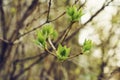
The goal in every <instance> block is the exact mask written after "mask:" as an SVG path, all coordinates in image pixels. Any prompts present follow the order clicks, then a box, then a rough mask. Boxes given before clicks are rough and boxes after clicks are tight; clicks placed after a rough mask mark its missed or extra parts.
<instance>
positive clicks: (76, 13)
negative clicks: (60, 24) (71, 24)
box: [66, 6, 83, 21]
mask: <svg viewBox="0 0 120 80" xmlns="http://www.w3.org/2000/svg"><path fill="white" fill-rule="evenodd" d="M66 13H67V14H68V16H69V18H70V21H79V19H80V18H81V16H82V15H83V13H82V9H79V10H77V7H76V6H71V7H68V8H67V10H66Z"/></svg>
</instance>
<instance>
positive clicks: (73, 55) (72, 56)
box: [68, 53, 83, 59]
mask: <svg viewBox="0 0 120 80" xmlns="http://www.w3.org/2000/svg"><path fill="white" fill-rule="evenodd" d="M82 54H83V53H78V54H76V55H73V56H70V57H68V59H71V58H74V57H77V56H79V55H82Z"/></svg>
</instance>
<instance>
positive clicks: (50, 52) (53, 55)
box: [45, 48, 57, 57]
mask: <svg viewBox="0 0 120 80" xmlns="http://www.w3.org/2000/svg"><path fill="white" fill-rule="evenodd" d="M45 51H47V52H48V53H50V54H51V55H53V56H55V57H57V55H55V54H54V53H52V52H51V51H49V50H48V49H47V48H45Z"/></svg>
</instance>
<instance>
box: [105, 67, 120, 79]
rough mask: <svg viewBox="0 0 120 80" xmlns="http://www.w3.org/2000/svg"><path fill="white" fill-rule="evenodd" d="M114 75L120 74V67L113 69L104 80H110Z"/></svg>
mask: <svg viewBox="0 0 120 80" xmlns="http://www.w3.org/2000/svg"><path fill="white" fill-rule="evenodd" d="M116 73H120V67H118V68H116V69H114V70H113V71H112V72H111V73H110V76H109V77H108V78H107V79H106V80H110V78H112V77H113V76H114V75H115V74H116Z"/></svg>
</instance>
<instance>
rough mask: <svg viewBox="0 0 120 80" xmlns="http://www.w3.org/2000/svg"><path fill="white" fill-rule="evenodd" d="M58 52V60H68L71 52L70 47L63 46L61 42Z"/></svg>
mask: <svg viewBox="0 0 120 80" xmlns="http://www.w3.org/2000/svg"><path fill="white" fill-rule="evenodd" d="M56 54H57V58H58V60H60V61H63V60H66V59H67V58H68V56H69V54H70V48H67V47H66V46H62V45H61V44H59V46H58V49H57V52H56Z"/></svg>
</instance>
